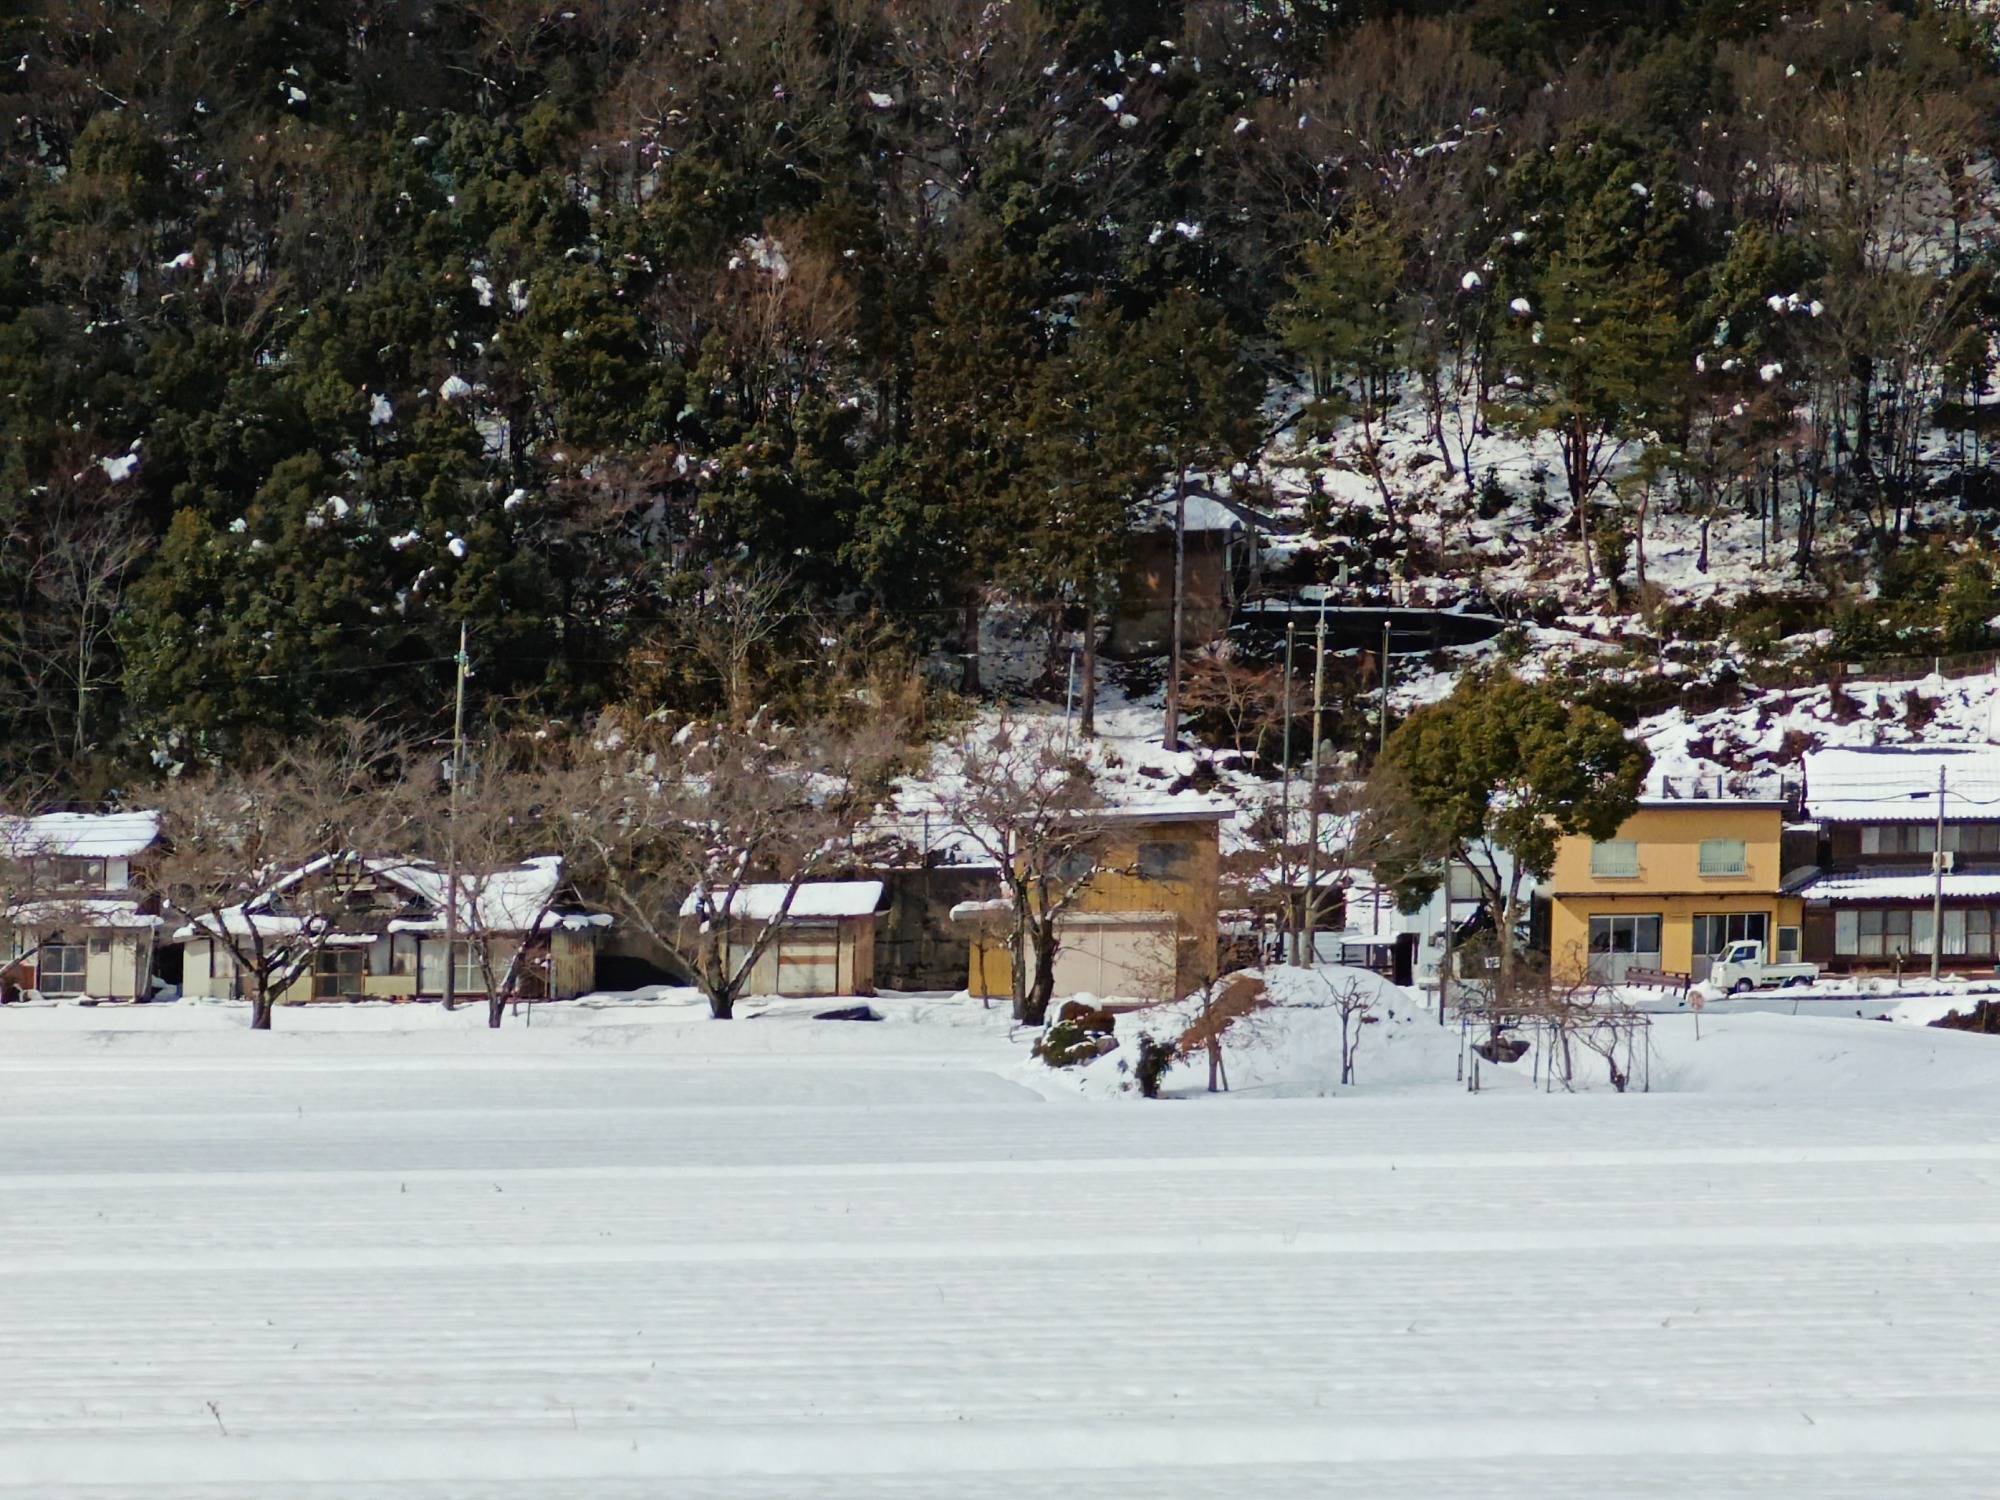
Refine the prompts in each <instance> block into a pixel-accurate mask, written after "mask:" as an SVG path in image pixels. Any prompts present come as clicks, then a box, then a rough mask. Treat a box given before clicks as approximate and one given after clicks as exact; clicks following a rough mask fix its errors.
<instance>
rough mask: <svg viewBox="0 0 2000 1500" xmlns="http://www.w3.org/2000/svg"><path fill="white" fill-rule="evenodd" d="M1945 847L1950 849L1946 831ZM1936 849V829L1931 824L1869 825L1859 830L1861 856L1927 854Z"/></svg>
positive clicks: (1947, 831) (1948, 832)
mask: <svg viewBox="0 0 2000 1500" xmlns="http://www.w3.org/2000/svg"><path fill="white" fill-rule="evenodd" d="M1945 847H1946V848H1950V847H1951V841H1950V830H1949V829H1947V830H1946V841H1945ZM1935 848H1937V828H1936V826H1935V825H1934V824H1931V823H1869V824H1864V825H1863V827H1862V829H1861V852H1862V853H1863V854H1929V853H1930V852H1931V851H1932V850H1933V849H1935Z"/></svg>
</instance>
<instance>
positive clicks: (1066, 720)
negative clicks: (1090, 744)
mask: <svg viewBox="0 0 2000 1500" xmlns="http://www.w3.org/2000/svg"><path fill="white" fill-rule="evenodd" d="M1063 739H1064V741H1065V742H1066V743H1068V744H1074V743H1075V742H1076V648H1075V647H1071V648H1070V653H1069V686H1068V687H1067V688H1065V689H1064V690H1063Z"/></svg>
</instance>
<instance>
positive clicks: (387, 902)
mask: <svg viewBox="0 0 2000 1500" xmlns="http://www.w3.org/2000/svg"><path fill="white" fill-rule="evenodd" d="M447 883H448V882H447V879H446V875H445V872H444V871H443V870H441V869H439V868H438V867H437V866H436V865H434V864H431V863H428V862H427V861H422V860H399V859H369V858H361V857H357V856H355V855H338V856H331V857H327V858H323V859H317V860H314V861H313V862H312V863H311V864H309V865H306V866H304V867H303V868H301V869H298V870H295V871H293V872H292V873H291V874H290V875H287V876H286V877H285V878H284V879H282V880H279V881H278V882H276V883H275V884H274V885H272V887H271V888H270V890H268V891H267V892H266V893H265V894H264V895H262V896H259V897H258V898H257V899H256V900H254V901H251V902H248V903H245V904H244V905H242V906H235V907H231V908H229V909H228V910H226V911H224V912H222V913H220V914H219V915H218V916H217V917H214V918H208V917H198V918H195V919H194V920H192V921H189V922H187V923H186V925H184V926H182V927H181V928H179V930H177V931H176V932H175V933H174V937H175V939H176V940H178V941H180V942H181V943H183V944H184V945H185V947H184V950H183V957H182V964H181V973H182V978H181V988H182V992H183V993H184V994H187V995H190V996H196V997H204V998H210V999H229V998H238V997H240V995H241V992H242V989H241V981H240V977H239V975H238V973H237V966H236V961H235V957H234V955H233V954H232V952H231V949H230V944H229V943H228V942H227V941H225V940H224V938H223V937H222V936H221V935H220V934H222V933H233V934H238V935H242V934H248V933H249V932H251V931H252V930H253V929H254V930H255V931H257V932H258V933H260V934H262V935H263V937H264V938H265V940H266V941H267V942H272V943H282V942H287V941H298V940H299V939H300V938H301V935H304V934H308V933H312V936H310V937H309V938H308V939H307V940H309V941H316V942H317V944H318V952H317V953H316V954H315V956H314V962H313V966H312V970H311V972H309V973H306V974H302V975H301V976H300V977H299V978H298V979H297V980H296V981H295V982H294V983H293V984H292V985H291V986H290V987H289V988H288V989H287V990H286V991H285V993H284V994H283V995H282V996H280V997H278V998H279V1000H280V1001H281V1002H282V1003H294V1002H299V1001H306V1000H364V999H376V1000H418V999H423V1000H430V999H440V998H442V997H443V995H444V992H445V977H446V973H447V964H449V966H450V968H449V972H450V975H451V987H452V990H453V993H454V994H455V995H457V996H459V997H461V998H479V997H483V996H485V994H486V992H487V977H486V976H487V969H488V967H489V965H490V967H491V969H492V971H493V972H494V974H495V975H502V974H504V972H505V970H506V968H507V966H508V964H509V962H510V961H511V960H512V959H513V957H514V955H515V953H516V952H518V951H520V950H521V948H522V945H523V942H524V940H525V941H526V942H527V968H526V973H525V979H524V982H523V984H522V985H521V989H520V993H521V994H522V995H523V996H524V997H525V998H529V999H555V1000H566V999H571V998H573V997H575V996H577V995H580V994H584V993H587V992H588V991H590V990H591V989H593V988H595V986H596V951H597V940H598V933H599V932H600V930H601V929H603V928H605V927H608V926H609V925H610V922H611V918H610V917H608V916H605V915H603V914H602V913H597V912H591V911H587V910H585V909H584V908H583V907H582V906H581V905H580V904H579V903H578V902H577V901H576V900H575V899H574V897H573V895H572V894H571V893H570V892H569V890H568V889H567V887H566V885H565V883H564V880H563V867H562V860H561V859H560V858H559V857H558V856H555V855H547V856H543V857H541V858H537V859H530V860H526V861H523V862H522V863H521V864H520V865H518V866H515V867H512V868H510V869H505V870H499V871H493V872H488V873H483V874H478V875H474V874H469V873H467V874H461V875H460V876H459V877H458V887H457V911H456V916H457V921H456V929H457V936H456V937H455V938H452V937H449V936H448V933H447V927H448V926H449V925H451V924H448V923H447V921H446V908H445V888H446V885H447ZM315 928H316V929H317V930H316V931H314V929H315ZM482 944H483V945H485V947H486V953H485V955H484V961H482V954H481V952H480V946H481V945H482Z"/></svg>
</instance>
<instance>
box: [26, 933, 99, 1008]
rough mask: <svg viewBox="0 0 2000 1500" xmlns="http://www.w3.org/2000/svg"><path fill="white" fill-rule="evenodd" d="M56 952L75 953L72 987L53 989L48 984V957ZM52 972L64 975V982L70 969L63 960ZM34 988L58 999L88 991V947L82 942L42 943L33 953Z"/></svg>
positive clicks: (49, 970) (66, 980)
mask: <svg viewBox="0 0 2000 1500" xmlns="http://www.w3.org/2000/svg"><path fill="white" fill-rule="evenodd" d="M58 953H60V954H65V955H67V954H75V955H76V968H75V976H76V987H75V988H74V989H55V988H53V987H51V985H50V978H51V966H50V964H49V959H50V957H51V956H53V955H55V954H58ZM54 972H55V973H58V974H61V975H62V976H63V977H64V982H65V983H67V982H68V976H69V975H70V973H71V970H70V968H69V965H68V963H67V962H65V963H64V964H63V966H62V967H61V968H59V969H56V970H55V971H54ZM35 988H36V989H38V990H40V991H41V992H42V993H43V994H44V995H48V996H51V997H54V998H58V999H60V998H66V997H68V996H70V995H82V994H87V993H89V990H90V950H89V948H88V947H87V946H86V945H85V944H83V943H43V944H42V945H41V947H40V949H39V950H38V951H37V952H36V954H35Z"/></svg>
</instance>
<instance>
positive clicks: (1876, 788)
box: [1805, 746, 2000, 823]
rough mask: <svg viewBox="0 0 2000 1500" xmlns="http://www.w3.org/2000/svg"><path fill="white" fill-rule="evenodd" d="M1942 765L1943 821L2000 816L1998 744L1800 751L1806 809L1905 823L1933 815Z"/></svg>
mask: <svg viewBox="0 0 2000 1500" xmlns="http://www.w3.org/2000/svg"><path fill="white" fill-rule="evenodd" d="M1940 770H1942V771H1943V772H1944V784H1945V802H1944V815H1945V821H1946V822H1959V823H1963V822H1968V821H1973V820H1978V819H1984V818H1993V819H2000V749H1995V748H1993V747H1991V746H1957V747H1946V746H1939V747H1937V748H1936V749H1930V750H1898V749H1890V748H1887V747H1884V748H1880V749H1873V750H1815V751H1813V752H1812V753H1811V754H1809V755H1808V756H1806V758H1805V771H1806V812H1807V815H1808V816H1810V817H1813V818H1817V819H1820V820H1821V821H1823V822H1828V823H1907V822H1915V821H1917V820H1919V819H1924V818H1935V817H1936V816H1937V794H1938V772H1939V771H1940Z"/></svg>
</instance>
